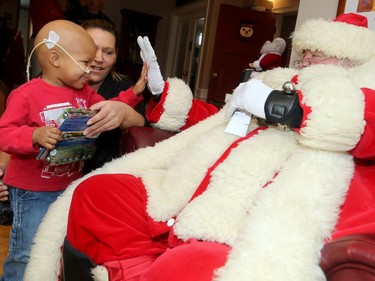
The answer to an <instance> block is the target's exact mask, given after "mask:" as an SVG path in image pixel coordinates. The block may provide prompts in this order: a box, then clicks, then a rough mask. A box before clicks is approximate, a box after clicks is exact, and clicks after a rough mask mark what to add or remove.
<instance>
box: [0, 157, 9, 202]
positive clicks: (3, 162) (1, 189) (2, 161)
mask: <svg viewBox="0 0 375 281" xmlns="http://www.w3.org/2000/svg"><path fill="white" fill-rule="evenodd" d="M9 158H10V155H9V154H7V153H5V152H2V151H0V201H6V200H9V192H8V187H7V186H6V185H5V184H4V183H3V181H2V180H1V179H2V178H3V177H4V173H5V169H6V166H7V165H8V162H9Z"/></svg>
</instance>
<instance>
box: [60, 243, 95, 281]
mask: <svg viewBox="0 0 375 281" xmlns="http://www.w3.org/2000/svg"><path fill="white" fill-rule="evenodd" d="M62 260H63V264H62V281H93V278H92V275H91V269H93V268H94V267H95V266H96V265H95V263H94V262H93V261H92V260H91V259H90V258H89V257H88V256H86V255H85V254H84V253H81V252H80V251H78V250H77V249H75V248H74V247H73V246H72V245H70V243H69V242H68V240H66V238H65V241H64V247H63V254H62Z"/></svg>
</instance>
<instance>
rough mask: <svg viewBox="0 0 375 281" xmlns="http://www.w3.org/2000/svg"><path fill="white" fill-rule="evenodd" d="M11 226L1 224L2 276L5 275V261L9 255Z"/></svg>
mask: <svg viewBox="0 0 375 281" xmlns="http://www.w3.org/2000/svg"><path fill="white" fill-rule="evenodd" d="M9 231H10V226H2V225H0V276H2V275H3V263H4V261H5V258H6V257H7V255H8V244H9Z"/></svg>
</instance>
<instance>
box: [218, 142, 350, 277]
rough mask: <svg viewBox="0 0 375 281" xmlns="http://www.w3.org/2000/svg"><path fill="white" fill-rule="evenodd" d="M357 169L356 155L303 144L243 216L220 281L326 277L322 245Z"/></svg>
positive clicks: (219, 274) (221, 272)
mask: <svg viewBox="0 0 375 281" xmlns="http://www.w3.org/2000/svg"><path fill="white" fill-rule="evenodd" d="M324 171H329V172H328V173H327V172H324ZM353 172H354V164H353V161H352V157H351V156H350V155H347V154H343V153H332V152H325V151H317V150H310V149H305V148H303V147H300V149H299V150H297V151H296V152H295V153H294V154H293V155H292V156H291V157H290V159H289V160H288V161H287V162H286V163H284V167H283V168H282V170H281V171H280V173H279V175H278V176H277V177H276V178H275V180H274V182H273V183H271V184H270V185H269V186H268V187H266V188H265V189H263V190H262V192H260V194H259V196H258V198H257V200H256V202H255V203H254V204H252V206H251V207H250V209H249V210H248V215H247V216H245V217H243V222H244V223H243V229H242V230H240V231H239V232H238V233H239V234H238V237H237V240H236V242H235V244H234V246H233V248H232V251H231V253H230V255H229V257H228V261H227V263H226V265H225V266H224V267H223V268H221V269H219V270H218V271H217V278H216V279H215V280H220V281H233V280H236V281H259V280H262V281H271V280H280V281H300V280H304V281H323V280H325V277H324V274H323V272H322V270H321V269H320V267H319V261H320V249H321V248H322V246H323V241H324V239H325V238H327V237H328V236H329V235H330V233H331V231H332V230H333V228H334V226H335V223H336V220H337V217H338V212H339V206H340V205H341V204H342V202H343V201H344V198H345V195H346V192H347V189H348V186H349V183H350V180H351V178H352V175H353Z"/></svg>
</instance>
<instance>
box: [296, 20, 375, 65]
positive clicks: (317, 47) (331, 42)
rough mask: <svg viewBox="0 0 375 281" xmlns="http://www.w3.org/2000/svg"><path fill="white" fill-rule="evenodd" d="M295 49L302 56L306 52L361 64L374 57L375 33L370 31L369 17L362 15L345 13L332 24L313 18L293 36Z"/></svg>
mask: <svg viewBox="0 0 375 281" xmlns="http://www.w3.org/2000/svg"><path fill="white" fill-rule="evenodd" d="M292 46H293V48H294V50H295V51H296V52H297V54H299V55H301V54H302V52H303V51H304V50H310V51H320V52H322V53H323V54H325V55H326V56H329V57H337V58H339V59H349V60H351V61H352V62H353V63H354V64H362V63H364V62H365V61H367V60H368V59H369V58H371V57H374V56H375V48H374V46H375V32H374V31H372V30H370V29H368V21H367V18H366V17H365V16H363V15H360V14H355V13H348V14H342V15H340V16H338V17H337V18H336V19H334V20H332V21H328V20H325V19H311V20H307V21H306V22H304V23H303V24H302V25H301V26H300V27H299V28H298V29H297V30H296V31H295V32H294V33H293V35H292Z"/></svg>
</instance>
